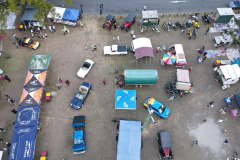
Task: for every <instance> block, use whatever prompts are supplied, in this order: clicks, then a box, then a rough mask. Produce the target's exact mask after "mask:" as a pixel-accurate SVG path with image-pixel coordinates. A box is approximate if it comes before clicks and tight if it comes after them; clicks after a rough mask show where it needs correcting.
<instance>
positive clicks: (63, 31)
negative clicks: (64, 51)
mask: <svg viewBox="0 0 240 160" xmlns="http://www.w3.org/2000/svg"><path fill="white" fill-rule="evenodd" d="M62 33H63V35H64V36H65V30H64V28H62Z"/></svg>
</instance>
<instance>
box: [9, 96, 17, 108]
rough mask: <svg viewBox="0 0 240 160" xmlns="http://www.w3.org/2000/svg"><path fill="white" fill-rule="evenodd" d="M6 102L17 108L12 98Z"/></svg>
mask: <svg viewBox="0 0 240 160" xmlns="http://www.w3.org/2000/svg"><path fill="white" fill-rule="evenodd" d="M8 102H9V103H10V104H11V105H12V104H14V105H15V106H17V105H16V102H15V100H14V99H13V98H10V99H9V101H8Z"/></svg>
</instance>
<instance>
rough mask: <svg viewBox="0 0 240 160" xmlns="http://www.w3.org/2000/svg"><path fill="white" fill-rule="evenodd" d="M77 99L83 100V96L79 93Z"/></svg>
mask: <svg viewBox="0 0 240 160" xmlns="http://www.w3.org/2000/svg"><path fill="white" fill-rule="evenodd" d="M75 97H76V98H77V99H80V100H83V95H82V94H79V93H77V94H76V96H75Z"/></svg>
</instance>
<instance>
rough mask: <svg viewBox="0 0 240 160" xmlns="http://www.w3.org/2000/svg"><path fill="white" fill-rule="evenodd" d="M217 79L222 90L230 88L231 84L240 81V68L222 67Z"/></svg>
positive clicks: (233, 66) (236, 66) (235, 66)
mask: <svg viewBox="0 0 240 160" xmlns="http://www.w3.org/2000/svg"><path fill="white" fill-rule="evenodd" d="M216 75H217V79H218V81H219V82H220V84H221V85H222V89H223V90H225V89H227V88H229V86H230V84H235V83H237V81H239V77H240V68H239V66H238V64H232V65H222V66H220V67H219V68H218V70H217V71H216Z"/></svg>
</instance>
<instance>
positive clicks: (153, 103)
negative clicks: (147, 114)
mask: <svg viewBox="0 0 240 160" xmlns="http://www.w3.org/2000/svg"><path fill="white" fill-rule="evenodd" d="M143 105H144V106H145V107H147V106H148V107H149V110H150V111H151V112H152V111H153V112H154V113H155V114H157V115H158V116H160V117H161V118H163V119H166V118H168V117H169V115H170V109H169V108H168V107H166V106H165V105H164V104H163V103H161V102H159V101H157V100H155V99H154V98H152V97H145V98H144V101H143Z"/></svg>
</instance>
